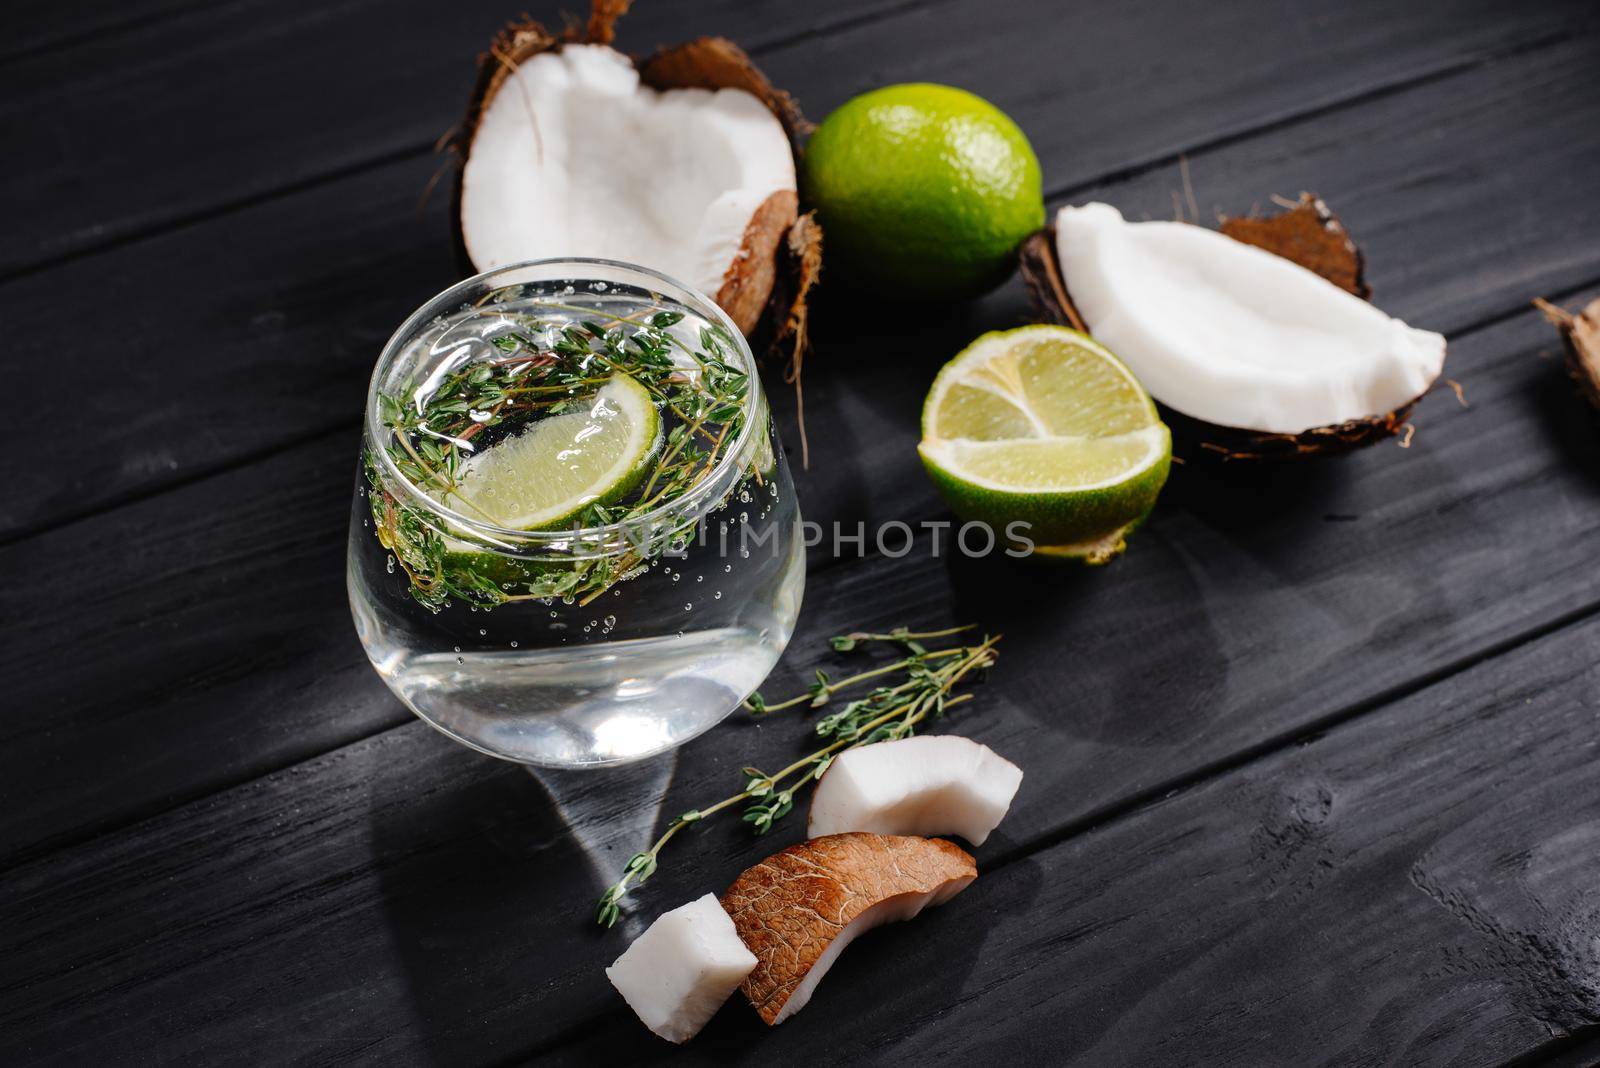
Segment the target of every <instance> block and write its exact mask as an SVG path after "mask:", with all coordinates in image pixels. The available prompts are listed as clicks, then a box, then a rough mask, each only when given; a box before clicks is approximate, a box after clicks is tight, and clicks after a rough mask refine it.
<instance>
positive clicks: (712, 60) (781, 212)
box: [454, 0, 820, 359]
mask: <svg viewBox="0 0 1600 1068" xmlns="http://www.w3.org/2000/svg"><path fill="white" fill-rule="evenodd" d="M628 6H629V5H628V3H627V2H626V0H596V2H595V3H594V5H593V9H592V11H591V14H590V17H589V20H588V22H587V23H586V24H584V25H582V26H572V27H569V28H567V29H566V30H564V31H562V32H560V33H554V32H551V31H549V30H547V29H545V28H544V27H543V26H541V25H540V24H538V23H537V22H533V21H522V22H518V23H514V24H513V25H511V26H509V27H507V28H506V29H505V30H504V31H502V32H501V33H500V34H499V36H497V37H496V38H495V40H494V42H493V44H492V45H491V46H490V50H489V52H488V53H487V54H486V55H485V56H484V57H483V59H482V60H481V62H480V66H479V76H478V81H477V85H476V87H475V89H474V91H473V95H472V101H471V106H470V107H469V109H468V113H467V116H466V119H465V121H464V122H463V123H462V125H461V127H460V129H459V131H458V134H457V136H456V137H455V147H456V151H457V153H458V155H459V157H460V160H461V166H460V168H459V170H458V171H457V181H456V190H455V211H454V216H455V221H456V237H457V242H458V246H459V248H460V250H461V252H462V254H463V257H464V258H465V259H466V260H467V261H468V262H469V263H471V264H472V266H473V267H474V269H478V270H485V269H488V268H490V267H492V266H496V265H498V264H500V263H502V262H507V261H509V260H512V259H532V258H540V257H545V256H551V255H574V256H585V255H590V256H593V255H599V256H602V257H603V258H604V257H609V258H617V259H624V260H628V261H630V262H636V263H642V265H643V266H647V267H655V268H657V269H661V270H664V271H665V273H667V274H670V275H673V276H675V277H679V278H681V279H682V280H683V281H686V282H689V283H690V284H691V285H696V286H699V287H700V288H702V289H704V290H705V291H707V292H708V293H709V295H711V296H712V297H713V298H714V299H715V300H716V301H717V303H718V304H719V305H721V306H722V308H723V310H724V311H726V312H727V313H728V315H729V317H730V318H731V319H733V321H734V323H735V324H736V325H737V326H738V327H739V329H740V330H741V331H743V332H744V333H745V334H747V335H765V337H764V339H765V340H767V341H769V342H771V343H773V344H784V345H786V346H787V345H794V346H795V348H794V350H793V354H792V358H793V359H798V356H799V347H798V345H799V342H800V341H802V340H803V337H804V326H805V306H806V300H807V297H808V296H809V292H810V288H811V285H812V284H813V283H814V281H815V269H814V268H812V269H811V270H810V273H809V275H808V274H807V264H808V262H810V261H811V260H812V259H815V258H816V257H810V256H808V255H807V254H806V250H807V249H808V248H809V247H810V246H812V245H818V246H819V245H820V230H819V228H818V227H817V226H816V223H815V220H814V219H807V220H806V221H805V222H804V224H802V223H801V219H802V218H804V217H802V216H799V214H798V196H797V193H796V188H795V181H794V178H793V162H794V157H795V153H796V151H797V145H798V139H799V138H801V137H803V136H804V134H805V132H806V130H807V124H806V122H805V119H804V117H803V116H802V115H801V113H800V110H799V108H798V107H797V106H796V105H795V103H794V101H793V99H792V98H790V97H789V95H788V94H786V93H784V92H782V91H781V90H778V89H776V88H775V87H773V85H772V83H771V82H770V81H769V80H768V79H767V78H766V76H765V75H763V74H762V73H761V72H760V70H758V69H757V68H756V66H755V64H754V63H753V62H751V60H750V58H749V57H748V56H747V55H745V53H744V52H743V51H741V50H740V49H739V48H738V46H736V45H734V44H733V43H732V42H730V41H727V40H724V39H722V38H701V39H699V40H695V41H690V42H689V43H687V44H684V45H679V46H676V47H673V48H666V49H663V50H661V51H659V52H657V53H656V54H655V55H654V56H651V57H650V58H648V59H645V60H642V61H634V60H630V59H627V58H626V57H624V56H622V55H621V53H616V52H613V51H612V50H611V49H610V43H611V41H612V39H613V37H614V34H615V27H616V22H617V20H618V19H619V18H620V17H621V16H622V14H623V13H625V12H626V10H627V8H628ZM569 48H577V49H580V50H590V51H593V50H597V49H604V50H605V51H606V52H609V53H611V56H612V58H614V59H616V60H617V63H618V65H622V64H625V65H627V67H628V68H629V70H630V71H633V72H636V76H637V78H638V84H639V85H641V86H643V87H647V88H649V89H652V90H656V91H658V92H659V93H661V94H663V97H662V98H661V99H665V98H666V96H667V95H670V94H671V93H672V92H673V91H677V90H701V91H705V90H709V91H710V93H709V94H708V95H706V96H695V97H688V96H686V97H679V98H676V99H677V100H678V101H680V102H685V101H692V102H693V103H694V104H695V106H700V105H706V104H707V102H708V101H718V103H717V104H716V105H715V106H716V107H717V108H718V109H719V111H724V112H728V114H726V115H718V116H717V118H718V120H719V121H722V120H725V123H726V124H738V123H743V124H744V127H743V129H744V130H746V131H749V132H750V134H751V136H752V137H755V139H756V140H758V141H761V142H762V143H763V144H765V145H766V146H767V147H766V148H765V149H762V154H766V155H770V153H771V144H772V142H771V141H768V140H765V138H766V135H764V134H760V132H759V122H755V121H753V120H752V116H751V115H750V113H749V109H748V108H747V107H745V106H744V105H743V103H742V101H743V100H744V99H745V97H744V94H749V97H751V98H754V100H755V101H757V102H759V104H760V105H761V107H762V108H764V109H765V110H766V111H767V112H768V113H770V115H771V116H772V117H773V118H774V119H775V120H776V124H777V127H779V128H781V132H782V137H783V139H784V140H786V141H787V142H788V146H789V158H788V160H787V161H786V167H787V171H786V172H785V173H782V174H779V175H778V176H777V177H776V178H773V177H772V176H771V175H765V176H763V177H761V178H759V179H757V180H756V185H757V187H758V188H767V187H769V186H770V187H771V188H770V189H769V190H768V192H767V193H766V195H765V196H760V197H759V199H757V198H756V197H755V196H751V197H742V198H741V197H737V196H736V197H732V198H731V199H732V200H733V201H734V203H733V204H731V205H729V204H723V205H722V206H721V207H720V208H719V207H718V204H717V203H713V204H711V205H710V208H709V209H708V211H707V214H706V216H705V218H706V219H708V220H709V219H711V218H713V216H714V215H716V213H718V212H721V216H720V223H719V226H718V227H717V228H716V232H717V234H718V235H719V236H718V237H717V240H715V241H712V242H710V243H709V245H708V251H707V252H706V254H705V256H704V257H703V260H704V262H700V263H698V264H696V265H695V266H696V268H697V269H695V270H690V269H687V268H686V267H685V266H684V265H683V264H678V265H674V264H671V263H661V262H654V263H652V262H649V260H651V259H658V260H659V259H660V258H661V256H660V255H659V254H657V255H642V254H639V253H633V254H628V253H629V249H628V247H627V241H628V238H627V235H626V234H625V233H622V231H626V230H627V229H629V228H628V227H626V226H622V227H618V228H617V229H618V232H616V233H611V234H608V235H607V236H606V238H605V239H604V240H586V239H585V237H584V235H581V234H577V235H571V236H570V237H569V238H567V239H564V240H561V241H557V242H554V243H553V244H547V243H544V242H542V241H535V242H532V243H531V244H530V245H529V246H528V247H527V251H526V252H525V253H524V252H507V250H508V249H517V248H519V247H521V246H520V245H519V244H518V241H519V239H517V238H508V237H507V235H506V234H505V233H504V232H503V231H499V232H497V230H498V228H499V224H500V221H501V220H500V218H499V217H498V214H497V212H496V211H493V210H489V207H488V206H484V205H475V200H476V199H478V198H483V199H484V200H485V202H486V203H487V204H491V205H492V201H488V197H489V196H491V195H492V194H486V193H484V192H483V187H484V183H493V182H495V181H501V180H503V179H500V178H497V177H496V171H497V170H499V171H500V173H506V171H505V168H504V167H500V168H495V167H490V166H487V165H486V166H485V167H483V168H478V167H474V164H473V152H474V149H475V148H476V147H479V146H480V142H479V137H480V136H481V135H482V134H483V133H484V131H485V130H486V129H495V128H498V129H505V128H507V122H506V121H502V120H504V119H505V118H506V113H507V109H510V117H511V119H513V120H515V119H517V118H518V117H519V116H518V115H517V111H518V109H521V114H522V115H523V116H530V117H531V118H530V121H529V122H528V124H527V132H528V136H527V138H526V144H520V143H519V144H518V145H516V146H515V148H504V147H503V148H501V149H499V150H497V151H499V152H500V153H501V156H502V159H504V158H506V157H508V156H509V157H511V158H512V159H513V160H514V159H515V158H516V156H517V154H519V153H521V152H522V151H524V150H525V151H526V153H527V159H528V160H529V167H530V168H531V167H536V166H542V165H543V159H544V153H545V152H546V150H547V149H548V150H549V151H551V152H552V153H553V152H554V151H555V148H554V146H553V144H548V143H547V141H548V142H554V141H555V139H556V138H557V137H561V138H569V137H570V138H571V139H572V143H576V142H577V141H578V140H579V139H581V138H583V137H586V136H588V134H587V133H585V132H583V131H570V132H569V131H566V130H565V129H558V128H559V127H564V126H565V123H564V121H555V120H553V119H550V118H549V117H548V116H547V117H546V118H547V121H545V122H542V123H541V122H540V121H539V115H538V108H539V104H538V102H536V101H534V100H532V99H531V93H530V90H529V88H528V85H527V79H524V78H522V77H520V76H519V71H520V70H521V68H522V67H524V66H525V65H527V64H529V63H531V62H533V61H534V60H535V59H537V58H539V57H543V56H547V55H549V56H558V55H559V54H560V53H562V52H563V51H564V50H566V49H569ZM592 58H594V57H592V56H586V57H584V60H583V64H582V65H583V66H584V67H585V68H586V69H585V71H582V72H579V73H580V74H593V76H594V78H593V81H594V83H597V84H605V83H606V82H607V80H608V79H612V78H615V77H622V78H626V77H631V76H633V75H632V74H629V73H628V72H626V71H615V70H609V69H604V68H605V65H604V64H596V63H591V62H589V60H590V59H592ZM576 64H577V61H576V60H574V61H573V63H572V64H569V65H576ZM597 68H598V69H597ZM574 81H575V79H574V75H573V72H571V71H555V70H553V71H552V72H551V74H550V76H549V77H548V78H546V79H545V81H544V83H543V84H546V85H567V84H569V83H573V82H574ZM591 87H592V86H591ZM718 90H737V91H739V93H738V96H737V97H736V98H730V99H724V98H723V96H722V94H720V93H718V92H717V91H718ZM503 92H504V93H510V94H515V95H511V96H507V97H506V98H505V99H504V100H503V101H502V93H503ZM497 101H500V102H502V104H503V107H502V108H500V109H498V112H497V111H496V110H495V109H494V108H495V104H496V102H497ZM615 102H616V100H615V98H611V99H610V103H612V104H614V103H615ZM599 103H600V104H601V105H604V104H606V103H607V101H606V100H601V101H600V102H599ZM683 106H684V107H685V108H687V107H688V104H687V103H684V105H683ZM775 132H776V131H775ZM496 136H499V135H496ZM615 147H616V151H615V152H614V153H610V152H608V153H605V154H604V155H605V156H607V157H609V158H612V159H614V160H623V161H632V165H637V166H639V167H641V168H648V167H659V166H664V165H666V164H665V162H664V161H663V160H662V159H659V158H650V157H649V154H647V153H644V152H637V153H630V152H629V148H630V146H628V145H625V144H624V145H617V146H615ZM635 147H636V146H635ZM750 155H752V152H749V151H744V150H743V147H742V148H741V150H740V151H736V152H735V153H734V158H736V159H738V160H739V161H740V162H739V165H740V166H744V165H745V163H746V162H747V160H748V157H749V156H750ZM511 173H516V171H515V167H512V168H511ZM577 177H578V179H579V180H578V181H576V182H574V183H570V184H571V185H572V186H573V187H574V188H573V189H572V190H571V191H570V193H569V195H570V196H572V197H574V198H581V197H583V196H584V195H586V194H587V193H588V192H589V190H590V188H591V187H593V186H596V185H597V183H596V182H595V181H593V177H594V176H589V177H587V178H586V177H584V176H582V175H579V176H577ZM639 177H640V178H641V182H640V183H639V185H638V187H637V192H640V193H642V192H644V191H647V190H648V189H649V188H650V187H651V186H652V185H654V184H655V183H650V182H645V181H643V180H642V179H643V178H646V177H648V175H644V174H643V173H641V175H640V176H639ZM680 177H682V175H680ZM685 180H687V179H685ZM613 188H614V187H613ZM734 192H741V191H739V190H735V191H734ZM758 195H759V194H758ZM729 199H730V198H729V197H723V198H722V200H723V201H727V200H729ZM516 200H517V198H510V202H513V203H514V202H516ZM480 207H482V209H483V210H482V213H481V217H480ZM625 207H627V206H626V205H622V206H620V207H619V210H621V208H625ZM558 210H559V209H558ZM564 214H565V213H564ZM673 214H674V215H677V214H681V213H673ZM603 215H604V213H603V212H597V213H596V217H603ZM469 216H470V219H469ZM738 216H742V218H743V224H742V231H737V232H735V231H732V230H730V229H729V227H730V225H732V223H730V221H729V220H735V221H737V220H736V218H735V217H738ZM668 221H669V222H671V223H673V224H674V225H677V224H679V223H681V222H682V220H679V219H676V218H674V219H672V220H668ZM469 222H470V224H471V225H469ZM523 225H529V226H532V225H539V224H538V223H537V217H536V216H531V217H528V218H524V220H523ZM469 231H471V232H469ZM473 232H475V233H476V234H477V235H478V236H477V237H476V239H474V233H473ZM619 235H620V236H619ZM660 244H661V245H662V247H663V248H665V249H673V248H677V247H680V246H681V245H682V244H683V242H682V241H680V240H674V239H670V238H669V239H667V240H664V241H663V242H661V243H660ZM475 246H477V249H476V251H477V254H476V255H475V254H474V252H475ZM797 248H798V249H799V250H800V251H798V252H797V251H796V249H797ZM646 251H648V250H646ZM723 252H725V253H726V254H725V255H724V254H722V253H723ZM724 261H725V262H724ZM780 273H781V274H783V275H784V276H785V277H783V278H780V277H779V275H780ZM690 275H692V277H689V276H690ZM775 294H776V297H777V298H778V299H776V300H775V299H774V296H775Z"/></svg>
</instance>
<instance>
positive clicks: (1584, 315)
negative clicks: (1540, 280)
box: [1533, 299, 1600, 409]
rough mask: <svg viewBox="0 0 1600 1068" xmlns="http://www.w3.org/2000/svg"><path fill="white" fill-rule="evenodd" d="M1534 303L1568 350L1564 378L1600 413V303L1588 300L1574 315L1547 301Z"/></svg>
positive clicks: (1598, 300) (1541, 300)
mask: <svg viewBox="0 0 1600 1068" xmlns="http://www.w3.org/2000/svg"><path fill="white" fill-rule="evenodd" d="M1533 303H1534V306H1535V307H1537V308H1538V309H1539V310H1540V311H1542V312H1544V317H1545V318H1546V319H1548V320H1550V322H1552V323H1554V324H1555V327H1556V329H1557V330H1560V331H1561V340H1562V341H1564V342H1566V349H1567V374H1568V375H1570V376H1571V378H1572V381H1573V382H1574V383H1575V384H1576V385H1577V387H1578V392H1580V393H1582V394H1583V398H1584V399H1585V400H1587V401H1588V402H1589V403H1590V404H1592V405H1593V406H1594V407H1595V408H1597V409H1600V299H1596V300H1591V301H1590V302H1589V304H1588V306H1587V307H1585V308H1584V309H1583V311H1581V312H1579V313H1578V314H1577V315H1573V314H1572V313H1571V312H1569V311H1567V310H1566V309H1565V308H1560V307H1557V306H1556V305H1554V304H1551V303H1550V302H1549V301H1547V300H1543V299H1540V300H1535V301H1534V302H1533Z"/></svg>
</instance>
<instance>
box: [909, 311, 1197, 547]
mask: <svg viewBox="0 0 1600 1068" xmlns="http://www.w3.org/2000/svg"><path fill="white" fill-rule="evenodd" d="M922 435H923V436H922V442H921V444H920V445H919V446H918V452H919V454H920V455H921V457H922V462H923V465H924V467H925V468H926V469H927V471H928V474H929V476H930V478H932V480H933V482H934V484H935V485H936V486H937V487H938V489H939V491H940V493H941V494H942V495H943V496H944V498H945V500H946V501H947V502H948V503H949V504H950V507H951V509H952V510H953V511H955V512H956V514H957V515H958V516H960V517H961V518H962V519H965V520H968V521H977V522H984V523H987V524H988V525H989V526H990V527H991V528H992V529H994V530H995V531H996V534H997V536H1002V537H1005V538H1006V539H1007V540H1010V541H1012V542H1018V541H1022V540H1031V541H1032V542H1033V543H1034V544H1035V546H1036V549H1035V551H1037V552H1040V553H1041V554H1042V555H1045V556H1049V557H1070V558H1073V559H1079V560H1083V561H1084V562H1087V563H1105V562H1106V561H1108V560H1110V559H1112V558H1113V557H1115V556H1116V555H1118V554H1119V553H1120V552H1121V551H1122V550H1123V548H1124V547H1125V545H1126V540H1127V535H1128V534H1129V533H1130V532H1131V531H1132V530H1133V529H1134V528H1135V527H1136V526H1137V525H1138V524H1139V523H1140V522H1141V521H1143V519H1144V517H1145V516H1146V515H1147V514H1148V513H1149V512H1150V509H1151V508H1152V507H1153V506H1154V505H1155V501H1156V497H1157V495H1158V494H1159V493H1160V491H1161V487H1162V486H1163V485H1164V484H1165V483H1166V479H1167V474H1168V471H1169V469H1170V465H1171V459H1172V436H1171V433H1170V432H1169V431H1168V429H1167V427H1166V426H1165V425H1164V424H1163V423H1162V422H1161V420H1160V417H1159V416H1158V414H1157V412H1156V408H1155V405H1154V403H1153V402H1152V401H1151V400H1150V397H1149V394H1147V393H1146V392H1145V391H1144V388H1143V387H1142V386H1141V385H1140V384H1139V381H1138V379H1137V378H1135V377H1134V375H1133V373H1132V372H1131V371H1130V370H1128V368H1127V367H1126V365H1124V364H1123V363H1122V362H1121V361H1120V360H1118V359H1117V358H1116V357H1115V356H1114V355H1113V354H1112V353H1110V352H1109V351H1107V350H1106V349H1105V348H1104V346H1102V345H1100V344H1099V343H1097V342H1096V341H1094V340H1093V339H1092V338H1090V337H1088V336H1087V335H1084V334H1081V333H1078V332H1077V331H1073V330H1068V329H1066V328H1064V327H1058V326H1030V327H1022V328H1019V329H1016V330H1007V331H995V332H992V333H988V334H984V335H983V336H982V337H980V338H978V339H977V340H976V341H974V342H973V343H972V344H971V345H969V346H968V347H967V348H966V349H965V350H964V351H963V352H961V353H960V354H959V355H957V356H956V358H955V359H953V360H951V361H950V362H949V363H948V364H946V365H945V367H944V368H943V369H942V370H941V371H940V372H939V375H938V377H937V378H935V380H934V384H933V387H932V388H931V389H930V390H929V392H928V398H927V400H926V402H925V403H924V406H923V414H922ZM1016 524H1027V526H1026V527H1025V528H1023V529H1022V530H1021V531H1018V530H1016V529H1015V525H1016ZM1038 546H1044V547H1045V548H1037V547H1038Z"/></svg>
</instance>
